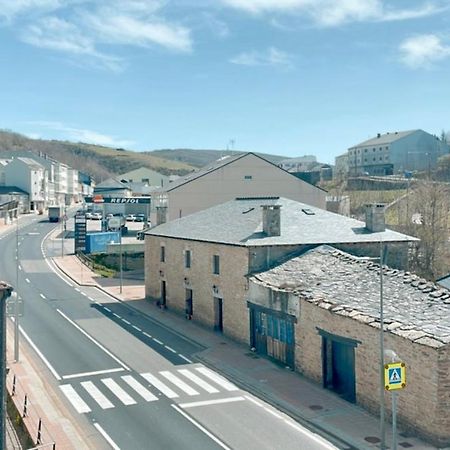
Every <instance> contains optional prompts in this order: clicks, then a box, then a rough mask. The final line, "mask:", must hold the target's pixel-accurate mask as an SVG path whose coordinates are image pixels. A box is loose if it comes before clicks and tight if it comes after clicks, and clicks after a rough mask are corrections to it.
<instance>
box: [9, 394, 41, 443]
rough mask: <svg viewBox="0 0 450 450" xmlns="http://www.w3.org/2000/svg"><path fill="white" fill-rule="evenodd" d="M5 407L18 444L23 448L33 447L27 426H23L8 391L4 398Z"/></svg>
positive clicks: (20, 416)
mask: <svg viewBox="0 0 450 450" xmlns="http://www.w3.org/2000/svg"><path fill="white" fill-rule="evenodd" d="M6 409H7V412H8V416H9V417H10V418H11V421H12V424H13V427H14V429H15V430H16V433H17V437H18V438H19V441H20V444H21V445H22V447H23V448H32V447H34V442H33V439H31V436H30V433H28V430H27V427H26V426H25V424H24V422H23V419H22V415H21V414H20V413H19V411H18V410H17V408H16V405H15V404H14V402H13V400H12V398H11V396H10V395H9V393H8V396H7V399H6Z"/></svg>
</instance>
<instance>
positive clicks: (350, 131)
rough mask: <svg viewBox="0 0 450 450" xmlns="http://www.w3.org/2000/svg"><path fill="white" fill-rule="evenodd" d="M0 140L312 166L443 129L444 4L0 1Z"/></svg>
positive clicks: (447, 94) (414, 0) (448, 72)
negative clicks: (193, 151) (373, 143)
mask: <svg viewBox="0 0 450 450" xmlns="http://www.w3.org/2000/svg"><path fill="white" fill-rule="evenodd" d="M0 40H1V45H0V67H1V70H0V101H1V108H0V128H6V129H11V130H14V131H17V132H20V133H24V134H27V135H29V136H32V137H40V138H44V139H47V138H52V139H67V140H72V141H82V142H92V143H98V144H102V145H108V146H112V147H124V148H129V149H132V150H152V149H160V148H181V147H183V148H203V149H205V148H210V149H218V150H219V149H225V148H230V149H235V150H246V151H257V152H263V153H273V154H280V155H286V156H292V157H294V156H301V155H305V154H314V155H316V156H317V158H318V159H319V160H320V161H322V162H333V161H334V157H335V156H336V155H338V154H341V153H343V152H344V151H345V150H346V149H347V148H348V147H350V146H352V145H354V144H356V143H358V142H360V141H362V140H365V139H367V138H369V137H372V136H374V135H376V133H378V132H380V133H384V132H387V131H395V130H408V129H414V128H422V129H424V130H425V131H428V132H430V133H433V134H440V132H441V130H442V129H445V130H447V131H448V130H450V119H449V110H450V82H449V80H450V0H424V1H422V0H389V1H388V0H339V1H337V0H336V1H333V0H130V1H126V0H91V1H89V0H14V1H12V0H0Z"/></svg>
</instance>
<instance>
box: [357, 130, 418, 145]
mask: <svg viewBox="0 0 450 450" xmlns="http://www.w3.org/2000/svg"><path fill="white" fill-rule="evenodd" d="M416 131H421V130H408V131H394V132H390V133H385V134H382V135H381V136H380V137H376V136H375V137H374V138H371V139H368V140H367V141H364V142H361V143H359V144H356V145H353V146H352V147H350V148H354V147H369V146H371V145H375V146H376V145H386V144H391V143H392V142H395V141H398V140H399V139H402V138H404V137H405V136H408V135H410V134H412V133H415V132H416Z"/></svg>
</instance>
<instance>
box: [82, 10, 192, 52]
mask: <svg viewBox="0 0 450 450" xmlns="http://www.w3.org/2000/svg"><path fill="white" fill-rule="evenodd" d="M83 25H84V26H85V27H86V29H87V30H89V31H90V32H91V33H93V34H94V36H95V38H96V39H97V40H99V41H101V42H103V43H107V44H125V45H136V46H140V47H148V46H150V45H153V44H157V45H160V46H162V47H165V48H168V49H172V50H178V51H190V50H191V48H192V41H191V37H190V31H189V30H188V29H187V28H185V27H182V26H178V25H173V24H168V23H165V22H164V21H162V19H150V20H144V19H141V18H136V17H131V16H127V15H122V14H121V15H117V14H114V13H112V11H110V10H108V11H101V12H100V14H98V13H96V14H84V15H83Z"/></svg>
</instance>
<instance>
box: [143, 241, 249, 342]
mask: <svg viewBox="0 0 450 450" xmlns="http://www.w3.org/2000/svg"><path fill="white" fill-rule="evenodd" d="M145 246H146V248H145V280H146V283H145V286H146V298H147V299H149V300H151V301H158V300H160V298H161V281H163V280H164V281H165V282H166V305H167V307H168V308H171V309H174V310H175V311H178V312H180V313H183V314H184V312H185V300H186V289H192V294H193V315H192V319H193V320H196V321H198V322H200V323H202V324H204V325H206V326H208V327H210V328H211V329H213V327H214V325H215V321H214V318H215V312H214V297H217V298H221V299H222V300H223V332H224V334H226V335H228V336H229V337H231V338H233V339H236V340H238V341H241V342H248V339H249V329H248V323H249V319H248V309H247V306H246V304H245V298H246V292H247V288H248V281H247V278H246V275H247V274H248V260H249V257H248V252H249V250H248V249H247V248H245V247H239V246H232V245H221V244H214V243H206V242H198V241H189V240H184V239H169V238H163V237H157V236H147V237H146V239H145ZM161 246H164V247H165V262H161V261H160V259H161V258H160V252H161ZM187 250H190V252H191V267H190V268H186V267H185V261H184V257H185V252H186V251H187ZM214 255H218V256H219V260H220V273H219V274H218V275H216V274H214V273H213V256H214Z"/></svg>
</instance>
